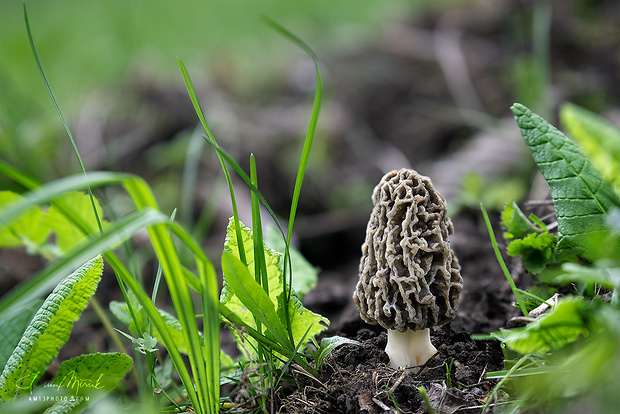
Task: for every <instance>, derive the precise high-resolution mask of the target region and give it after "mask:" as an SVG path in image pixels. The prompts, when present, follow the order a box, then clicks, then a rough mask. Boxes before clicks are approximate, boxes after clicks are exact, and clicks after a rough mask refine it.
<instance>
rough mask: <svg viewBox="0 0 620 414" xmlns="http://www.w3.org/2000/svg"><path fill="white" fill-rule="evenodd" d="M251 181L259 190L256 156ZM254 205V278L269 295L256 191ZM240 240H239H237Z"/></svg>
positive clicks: (252, 156) (251, 168)
mask: <svg viewBox="0 0 620 414" xmlns="http://www.w3.org/2000/svg"><path fill="white" fill-rule="evenodd" d="M250 179H251V180H252V184H254V187H256V188H258V177H257V174H256V161H255V160H254V154H251V155H250ZM251 205H252V230H253V231H252V235H253V236H254V241H253V243H252V244H253V245H254V277H255V278H256V279H257V282H258V283H260V285H261V286H262V287H263V290H264V291H265V292H267V294H268V293H269V277H268V275H267V265H266V263H265V248H264V241H263V240H264V237H263V225H262V223H261V216H260V202H259V200H258V196H257V195H256V193H255V192H254V191H252V194H251ZM237 240H239V239H237Z"/></svg>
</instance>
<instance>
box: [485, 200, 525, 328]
mask: <svg viewBox="0 0 620 414" xmlns="http://www.w3.org/2000/svg"><path fill="white" fill-rule="evenodd" d="M480 209H481V210H482V216H483V217H484V222H485V224H486V226H487V230H488V232H489V238H490V239H491V244H492V245H493V251H494V252H495V257H496V258H497V262H498V263H499V265H500V267H501V268H502V272H504V276H505V277H506V280H507V281H508V284H509V285H510V289H512V293H513V294H514V295H515V298H516V299H517V303H518V304H519V308H520V309H521V312H523V316H525V317H527V316H528V315H529V312H528V311H527V306H526V305H525V301H524V300H523V298H522V297H521V293H520V292H519V289H517V285H515V281H514V280H513V279H512V276H511V275H510V271H509V270H508V267H507V266H506V263H505V262H504V258H503V257H502V253H501V252H500V251H499V246H498V245H497V239H496V238H495V233H494V232H493V226H491V220H489V215H488V214H487V210H486V209H485V208H484V206H483V205H482V204H480Z"/></svg>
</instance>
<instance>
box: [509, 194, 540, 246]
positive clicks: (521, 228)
mask: <svg viewBox="0 0 620 414" xmlns="http://www.w3.org/2000/svg"><path fill="white" fill-rule="evenodd" d="M502 227H503V228H504V237H505V238H506V239H507V240H511V239H515V238H519V237H521V236H523V235H525V234H527V233H529V232H532V231H533V230H534V227H533V226H532V222H531V221H530V219H528V218H527V216H526V215H525V214H523V212H522V211H521V209H520V208H519V206H518V205H517V203H516V202H515V201H514V200H512V201H509V202H508V203H506V206H505V207H504V210H502Z"/></svg>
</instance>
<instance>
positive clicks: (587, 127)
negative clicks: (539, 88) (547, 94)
mask: <svg viewBox="0 0 620 414" xmlns="http://www.w3.org/2000/svg"><path fill="white" fill-rule="evenodd" d="M560 120H561V122H562V124H563V125H564V126H565V127H566V129H567V131H568V134H569V135H570V136H571V137H572V138H573V139H574V140H575V141H577V142H578V143H579V145H580V146H581V148H583V149H584V150H585V151H586V152H587V153H588V154H589V155H590V156H591V157H592V160H593V161H594V163H595V164H596V166H597V168H598V170H599V171H600V172H601V173H602V174H603V176H604V177H605V179H606V180H607V181H609V182H611V183H613V184H615V185H616V186H618V185H620V129H618V128H617V127H616V126H615V125H613V124H612V123H611V122H609V121H607V120H606V119H605V118H603V117H601V116H599V115H597V114H595V113H594V112H590V111H588V110H586V109H584V108H581V107H579V106H577V105H573V104H571V103H565V104H564V105H562V106H561V107H560Z"/></svg>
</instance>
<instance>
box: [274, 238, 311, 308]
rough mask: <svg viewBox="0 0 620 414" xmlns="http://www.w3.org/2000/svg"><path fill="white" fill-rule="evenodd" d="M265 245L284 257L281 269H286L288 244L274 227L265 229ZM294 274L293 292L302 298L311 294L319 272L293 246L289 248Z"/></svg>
mask: <svg viewBox="0 0 620 414" xmlns="http://www.w3.org/2000/svg"><path fill="white" fill-rule="evenodd" d="M265 243H266V244H267V245H269V246H270V247H272V248H273V249H274V250H275V251H277V252H278V253H280V254H281V255H282V259H281V261H280V268H284V251H285V250H286V244H285V243H284V239H283V238H282V235H281V234H280V232H279V231H278V230H277V229H276V228H275V227H273V226H267V227H265ZM289 252H290V255H291V263H292V272H293V290H294V291H295V293H297V295H298V296H299V297H300V298H303V295H305V294H306V293H308V292H310V291H311V290H312V289H313V288H314V287H315V286H316V282H317V280H318V276H319V272H318V270H317V268H316V267H314V266H312V264H311V263H310V262H308V260H306V258H305V257H304V256H303V255H302V254H301V253H300V252H299V251H298V250H297V249H295V248H294V247H293V246H290V247H289Z"/></svg>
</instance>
